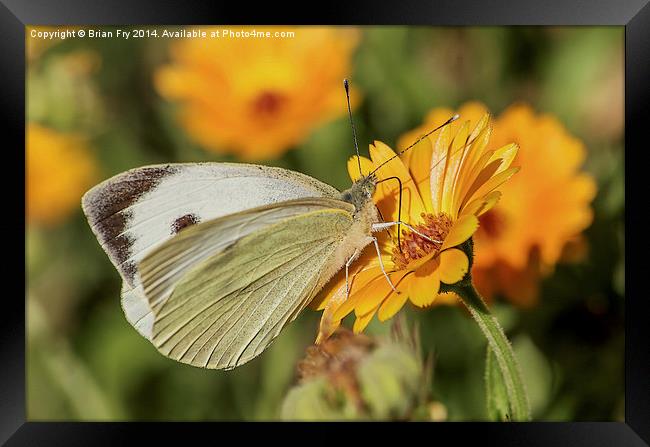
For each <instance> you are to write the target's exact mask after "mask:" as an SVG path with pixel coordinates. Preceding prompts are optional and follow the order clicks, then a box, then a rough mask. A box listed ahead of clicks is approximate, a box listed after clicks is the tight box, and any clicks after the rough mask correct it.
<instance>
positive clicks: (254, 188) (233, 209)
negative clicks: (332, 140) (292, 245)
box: [82, 163, 339, 338]
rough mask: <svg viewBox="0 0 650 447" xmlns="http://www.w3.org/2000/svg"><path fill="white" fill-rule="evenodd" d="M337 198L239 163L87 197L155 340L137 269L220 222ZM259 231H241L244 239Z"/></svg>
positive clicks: (136, 180) (152, 176) (146, 173)
mask: <svg viewBox="0 0 650 447" xmlns="http://www.w3.org/2000/svg"><path fill="white" fill-rule="evenodd" d="M338 194H339V193H338V191H337V190H336V189H334V188H332V187H331V186H329V185H326V184H324V183H321V182H319V181H317V180H315V179H313V178H311V177H308V176H306V175H303V174H300V173H296V172H293V171H288V170H286V169H281V168H271V167H265V166H257V165H247V164H238V163H237V164H235V163H187V164H171V165H153V166H146V167H142V168H137V169H132V170H130V171H127V172H124V173H122V174H119V175H117V176H115V177H112V178H110V179H108V180H106V181H104V182H103V183H101V184H99V185H97V186H96V187H94V188H93V189H91V190H90V191H88V192H87V193H86V194H85V195H84V197H83V200H82V207H83V209H84V212H85V214H86V216H87V217H88V222H89V224H90V226H91V228H92V230H93V232H94V233H95V235H96V236H97V239H98V240H99V242H100V244H101V245H102V248H103V249H104V250H105V251H106V253H107V254H108V255H109V258H110V259H111V261H112V262H113V264H114V265H115V267H116V268H117V270H118V272H120V275H121V276H122V278H123V280H124V284H123V286H122V307H123V309H124V312H125V314H126V317H127V319H128V321H129V322H130V323H131V324H132V325H133V326H134V327H135V328H136V329H137V330H138V332H140V333H141V334H142V335H143V336H145V337H147V338H150V336H151V327H152V324H153V315H152V314H151V309H150V308H149V304H148V301H147V300H146V299H145V298H144V294H143V289H142V285H141V284H140V283H139V279H138V277H137V275H136V271H137V268H136V267H137V264H138V263H139V262H140V261H141V260H142V259H143V258H144V257H145V256H146V255H147V254H148V253H149V252H150V251H151V250H152V249H154V248H155V247H157V246H158V245H160V244H162V243H164V242H165V241H167V240H169V239H171V238H173V237H174V236H175V235H176V234H177V233H178V232H179V231H180V230H181V229H183V228H185V227H187V226H191V225H195V224H197V223H200V222H205V221H208V220H211V219H215V218H217V217H221V216H226V215H230V214H233V213H237V212H239V211H242V210H245V209H249V208H255V207H258V206H263V205H267V204H272V203H279V202H282V201H286V200H292V199H298V198H305V197H336V196H337V195H338ZM250 228H252V229H255V226H250V227H247V226H242V228H241V234H240V236H243V235H244V234H246V232H247V231H248V229H250Z"/></svg>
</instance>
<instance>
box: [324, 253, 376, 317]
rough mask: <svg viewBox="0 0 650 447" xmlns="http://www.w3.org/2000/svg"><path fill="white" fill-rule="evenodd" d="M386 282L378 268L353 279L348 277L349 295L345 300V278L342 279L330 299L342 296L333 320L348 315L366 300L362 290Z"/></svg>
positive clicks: (368, 270)
mask: <svg viewBox="0 0 650 447" xmlns="http://www.w3.org/2000/svg"><path fill="white" fill-rule="evenodd" d="M382 280H383V281H384V282H386V279H385V278H384V274H383V273H382V272H381V270H380V269H379V267H374V266H373V267H370V268H367V269H365V270H363V271H361V272H360V273H359V274H357V275H355V276H354V277H350V280H349V281H350V293H349V295H348V297H347V299H345V276H344V277H343V282H342V284H341V286H340V287H339V289H338V290H337V291H336V292H335V293H334V295H333V296H332V298H331V299H333V298H334V297H335V296H338V295H342V296H343V300H341V304H340V306H338V308H337V309H336V310H335V311H334V316H333V318H334V319H335V320H341V319H343V318H344V317H345V316H346V315H347V314H349V313H350V312H351V311H352V310H353V309H354V308H355V306H357V305H358V304H359V303H361V302H362V301H363V300H364V299H365V298H367V296H366V293H365V292H364V290H365V289H366V287H367V286H369V285H371V284H375V283H377V284H381V281H382ZM387 285H388V284H387Z"/></svg>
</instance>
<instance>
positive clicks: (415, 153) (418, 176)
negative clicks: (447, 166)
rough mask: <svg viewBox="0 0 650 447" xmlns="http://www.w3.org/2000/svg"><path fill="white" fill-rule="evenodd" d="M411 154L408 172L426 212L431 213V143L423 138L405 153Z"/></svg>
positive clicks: (429, 139) (428, 139)
mask: <svg viewBox="0 0 650 447" xmlns="http://www.w3.org/2000/svg"><path fill="white" fill-rule="evenodd" d="M409 152H410V153H411V156H410V159H409V164H408V167H409V171H410V172H411V176H412V177H413V180H415V184H416V186H417V188H418V192H419V193H420V197H422V202H424V207H425V208H426V210H427V212H429V213H431V212H433V207H432V204H431V185H430V181H429V171H430V168H431V154H432V153H433V143H432V141H431V138H425V139H423V140H422V141H420V142H419V143H418V144H416V145H415V146H414V147H413V148H412V149H411V150H409V151H408V152H406V153H409Z"/></svg>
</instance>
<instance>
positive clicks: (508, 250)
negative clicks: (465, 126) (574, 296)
mask: <svg viewBox="0 0 650 447" xmlns="http://www.w3.org/2000/svg"><path fill="white" fill-rule="evenodd" d="M485 111H486V108H485V106H484V105H482V104H480V103H476V102H471V103H466V104H465V105H463V106H462V107H460V109H459V111H458V113H459V114H460V116H461V119H468V120H470V121H472V122H477V121H478V119H479V118H480V117H481V115H482V114H483V113H485ZM450 113H453V112H452V111H450V110H449V109H444V108H440V109H434V110H433V111H431V112H430V113H429V115H428V116H427V117H426V119H425V123H426V124H425V125H423V126H421V127H420V128H418V129H415V130H414V131H411V132H409V133H407V134H405V135H404V136H403V137H402V138H401V139H400V140H399V144H398V147H404V146H405V145H407V144H408V142H409V141H413V138H414V136H417V135H420V134H422V133H424V132H426V131H427V130H429V129H432V128H435V126H437V125H440V124H442V123H443V122H444V121H445V120H446V119H447V117H448V116H449V114H450ZM508 142H515V143H517V144H518V145H519V146H520V150H519V152H518V155H517V158H516V159H515V163H516V164H517V165H519V166H521V168H522V171H521V173H520V174H519V175H517V176H515V177H514V178H513V179H512V180H511V181H510V182H508V183H507V184H505V185H504V186H503V188H502V192H503V199H502V200H501V201H500V202H499V204H498V205H497V206H495V207H494V208H493V209H492V210H490V211H489V212H487V213H485V214H483V215H482V216H481V217H480V219H479V220H480V226H479V229H478V231H477V232H476V234H475V236H474V242H475V246H474V247H475V257H474V266H473V269H472V276H473V278H474V282H475V284H476V287H477V289H478V290H479V292H481V293H482V294H484V295H485V296H486V297H487V298H490V297H493V296H494V295H495V294H498V293H502V294H504V295H505V296H506V297H507V298H509V299H510V300H511V301H512V302H514V303H515V304H518V305H522V306H528V305H532V304H534V303H535V302H536V300H537V295H538V283H539V279H540V276H541V275H542V274H543V273H545V272H548V271H550V270H551V269H552V268H553V266H554V265H555V264H556V263H557V262H558V261H560V260H561V259H562V255H563V250H567V249H570V248H571V247H573V246H575V245H580V233H581V232H582V231H583V230H584V229H585V228H587V227H588V226H589V225H590V224H591V221H592V211H591V208H590V202H591V201H592V199H593V198H594V196H595V194H596V184H595V182H594V180H593V179H592V178H591V176H589V175H588V174H585V173H582V172H580V167H581V165H582V163H583V161H584V159H585V156H586V150H585V147H584V145H583V143H582V142H581V141H580V140H578V139H577V138H575V137H573V136H571V135H570V134H569V133H568V132H567V130H566V129H565V128H564V126H563V125H562V124H561V123H560V122H559V121H558V120H557V119H556V118H554V117H552V116H550V115H536V114H535V113H534V111H533V110H532V109H531V108H530V107H529V106H527V105H523V104H519V105H513V106H510V107H509V108H508V109H506V110H505V111H504V112H503V113H502V114H501V115H500V116H499V117H498V118H496V119H495V120H494V131H493V135H492V138H491V141H490V144H489V146H488V147H489V148H490V149H495V148H497V147H500V146H501V145H503V144H505V143H508ZM407 154H408V152H407V153H406V154H405V155H407Z"/></svg>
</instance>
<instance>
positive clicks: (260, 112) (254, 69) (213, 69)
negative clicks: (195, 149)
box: [155, 27, 359, 160]
mask: <svg viewBox="0 0 650 447" xmlns="http://www.w3.org/2000/svg"><path fill="white" fill-rule="evenodd" d="M217 30H218V29H216V28H214V29H207V33H208V35H209V34H210V32H211V31H217ZM252 30H253V28H244V31H252ZM254 30H255V31H263V32H267V31H269V32H271V35H273V34H274V33H275V32H283V31H291V32H294V33H295V36H294V37H285V38H280V37H270V38H224V37H220V38H205V39H202V38H195V39H185V40H183V41H181V42H178V43H177V44H174V45H173V46H172V48H171V63H170V64H169V65H167V66H164V67H162V68H161V69H159V70H158V72H157V73H156V78H155V81H156V86H157V89H158V91H159V93H160V94H161V95H162V96H163V97H165V98H166V99H168V100H171V101H176V102H178V103H180V110H179V114H178V119H179V120H180V122H181V124H182V125H183V127H184V128H185V130H186V131H187V133H188V134H189V135H190V136H191V137H192V138H193V139H194V140H195V141H196V142H198V143H199V144H200V145H202V146H203V147H205V148H206V149H208V150H211V151H214V152H217V153H226V152H228V153H234V154H236V155H238V156H240V157H241V158H244V159H248V160H259V159H268V158H275V157H278V156H280V155H282V154H283V153H284V152H285V151H286V150H288V149H289V148H291V147H292V146H295V145H297V144H299V143H301V142H302V141H304V140H305V139H306V138H307V137H308V136H309V134H310V133H311V131H312V130H314V128H316V127H317V126H319V125H320V124H322V123H324V122H326V121H328V120H330V119H332V118H335V117H337V116H339V115H343V114H345V113H346V111H347V109H346V103H345V95H344V94H343V88H342V81H343V79H344V78H345V77H348V76H350V74H351V57H352V53H353V51H354V49H355V48H356V46H357V43H358V40H359V34H358V32H357V30H354V29H349V28H318V27H301V28H280V27H256V28H254ZM351 96H352V98H358V97H359V95H358V93H353V94H352V95H351Z"/></svg>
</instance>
